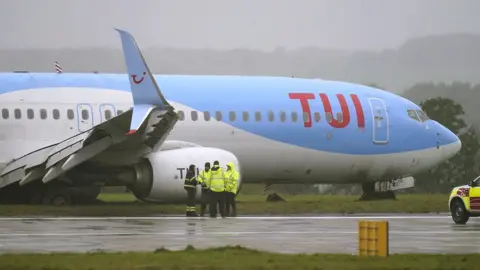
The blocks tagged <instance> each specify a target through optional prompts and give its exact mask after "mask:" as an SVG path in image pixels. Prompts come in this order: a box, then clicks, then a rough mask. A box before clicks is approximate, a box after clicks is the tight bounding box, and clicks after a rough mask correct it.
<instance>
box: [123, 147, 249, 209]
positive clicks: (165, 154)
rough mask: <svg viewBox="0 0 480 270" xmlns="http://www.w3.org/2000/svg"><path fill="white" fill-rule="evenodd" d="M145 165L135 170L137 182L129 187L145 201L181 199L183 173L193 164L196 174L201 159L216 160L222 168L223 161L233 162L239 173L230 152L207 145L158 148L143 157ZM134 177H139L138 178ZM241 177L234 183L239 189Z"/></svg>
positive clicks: (199, 192)
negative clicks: (159, 149) (167, 148)
mask: <svg viewBox="0 0 480 270" xmlns="http://www.w3.org/2000/svg"><path fill="white" fill-rule="evenodd" d="M147 159H148V163H150V164H149V166H145V165H143V166H141V168H140V167H138V168H137V169H136V171H137V181H136V182H137V183H136V185H135V187H134V188H133V189H132V191H133V193H134V194H135V196H136V197H137V198H138V199H140V200H144V201H149V202H163V203H172V202H185V201H186V198H187V192H186V191H185V189H184V188H183V184H184V181H185V174H186V171H187V168H188V167H189V166H190V164H194V165H195V166H196V167H197V172H196V174H197V176H198V173H199V172H200V171H201V170H203V169H204V165H205V162H210V164H211V166H213V162H214V161H215V160H218V161H219V163H220V167H222V168H224V169H225V170H226V164H227V163H228V162H233V163H234V164H235V169H236V170H237V171H239V172H240V177H241V175H242V173H241V171H240V169H241V168H240V164H239V162H238V159H237V158H236V157H235V155H234V154H232V153H230V152H228V151H225V150H222V149H218V148H210V147H190V148H181V149H175V150H168V151H160V152H156V153H152V154H150V155H148V156H147ZM138 179H141V180H140V181H138ZM240 185H241V178H240V179H239V183H238V190H240ZM200 196H201V186H200V185H198V186H197V200H199V199H200Z"/></svg>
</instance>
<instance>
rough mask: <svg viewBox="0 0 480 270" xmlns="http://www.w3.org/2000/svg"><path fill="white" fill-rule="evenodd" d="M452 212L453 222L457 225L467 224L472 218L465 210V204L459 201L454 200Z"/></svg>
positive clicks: (451, 207)
mask: <svg viewBox="0 0 480 270" xmlns="http://www.w3.org/2000/svg"><path fill="white" fill-rule="evenodd" d="M450 212H451V213H452V219H453V222H455V223H456V224H466V223H467V221H468V219H469V218H470V214H469V213H468V212H467V210H466V209H465V206H464V205H463V202H462V201H460V200H459V199H454V200H453V202H452V204H451V206H450Z"/></svg>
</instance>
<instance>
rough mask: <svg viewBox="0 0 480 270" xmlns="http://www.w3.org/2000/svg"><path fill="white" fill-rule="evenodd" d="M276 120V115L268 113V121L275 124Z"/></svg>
mask: <svg viewBox="0 0 480 270" xmlns="http://www.w3.org/2000/svg"><path fill="white" fill-rule="evenodd" d="M273 120H275V115H274V114H273V112H272V111H268V121H270V122H273Z"/></svg>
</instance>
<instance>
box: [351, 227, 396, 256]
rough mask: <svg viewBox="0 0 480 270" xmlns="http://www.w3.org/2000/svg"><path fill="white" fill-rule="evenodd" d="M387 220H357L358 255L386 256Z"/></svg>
mask: <svg viewBox="0 0 480 270" xmlns="http://www.w3.org/2000/svg"><path fill="white" fill-rule="evenodd" d="M388 235H389V233H388V221H367V220H360V221H359V222H358V255H360V256H380V257H388V255H389V250H388V246H389V243H388V242H389V241H388Z"/></svg>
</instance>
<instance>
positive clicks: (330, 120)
mask: <svg viewBox="0 0 480 270" xmlns="http://www.w3.org/2000/svg"><path fill="white" fill-rule="evenodd" d="M325 117H326V118H327V122H328V123H331V122H332V113H331V112H327V113H326V114H325Z"/></svg>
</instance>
